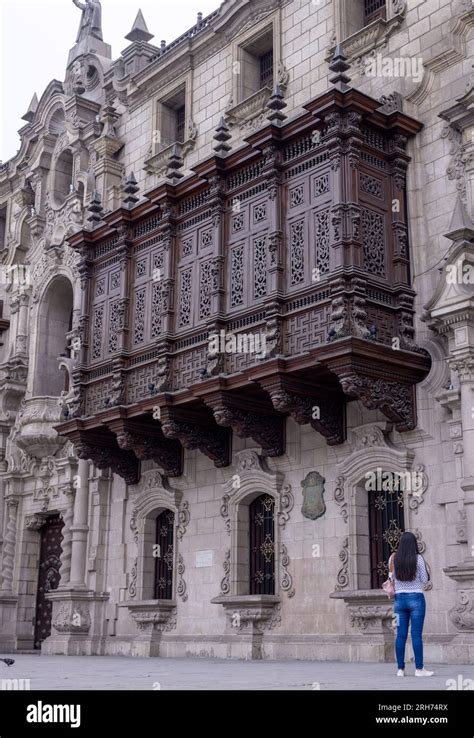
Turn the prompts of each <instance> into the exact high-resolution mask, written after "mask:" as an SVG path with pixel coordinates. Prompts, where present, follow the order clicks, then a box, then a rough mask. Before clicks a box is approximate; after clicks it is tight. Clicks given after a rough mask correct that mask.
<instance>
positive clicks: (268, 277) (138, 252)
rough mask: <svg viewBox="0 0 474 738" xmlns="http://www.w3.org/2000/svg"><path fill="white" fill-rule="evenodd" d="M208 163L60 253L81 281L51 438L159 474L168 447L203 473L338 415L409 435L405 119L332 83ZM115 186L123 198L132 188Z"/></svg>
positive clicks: (131, 474)
mask: <svg viewBox="0 0 474 738" xmlns="http://www.w3.org/2000/svg"><path fill="white" fill-rule="evenodd" d="M305 107H306V113H305V114H304V115H301V116H300V117H298V118H297V119H295V120H293V121H291V122H288V123H286V124H282V125H277V124H273V123H272V124H270V123H269V124H268V125H267V126H265V127H263V128H262V129H260V130H259V131H257V132H256V133H254V134H252V135H251V136H249V137H248V138H247V140H246V141H247V143H246V145H245V146H244V147H242V148H240V149H239V150H237V151H235V152H230V153H227V154H226V155H220V154H217V153H216V154H215V155H214V156H212V157H211V158H209V159H208V160H206V161H204V162H202V163H200V164H199V165H198V166H197V167H196V168H195V169H194V170H193V171H194V173H193V175H192V176H189V177H187V178H185V179H182V180H181V181H179V182H178V183H174V182H170V181H166V182H164V183H163V184H162V185H160V186H159V187H157V188H156V189H154V190H153V191H151V192H148V193H147V194H146V197H145V198H144V200H142V201H140V202H139V203H138V202H137V201H136V200H137V198H136V197H134V193H133V192H132V194H130V192H129V195H128V197H127V202H126V204H125V205H124V207H123V208H121V209H119V210H116V211H114V212H112V213H108V214H106V215H104V216H103V220H102V221H101V222H100V223H99V224H98V225H96V227H94V228H93V229H92V230H83V231H81V232H79V233H77V234H74V235H73V236H72V237H71V238H70V240H69V242H70V244H71V246H72V247H73V248H74V249H76V250H77V251H78V252H79V254H80V256H81V262H80V271H81V275H82V278H83V295H82V296H83V300H82V315H81V319H80V326H79V330H78V334H79V337H80V341H81V349H80V355H79V357H78V362H77V365H76V368H75V369H74V371H73V379H74V381H73V389H72V394H71V397H70V399H69V401H68V405H67V408H66V414H65V417H64V418H63V422H62V423H61V425H60V426H59V427H58V431H59V432H60V433H61V434H63V435H66V436H68V437H69V438H71V440H72V441H73V442H74V443H75V444H76V445H77V448H78V450H79V453H80V455H81V456H83V457H88V458H91V459H93V460H94V461H95V462H96V463H99V465H100V464H102V465H107V464H108V465H110V466H112V468H113V469H114V471H116V472H117V473H119V474H122V476H124V477H125V478H126V479H127V480H129V481H130V480H131V479H133V480H134V479H136V478H138V469H139V464H138V460H139V459H154V460H155V461H156V463H157V464H158V465H159V466H161V467H162V468H163V469H164V471H165V473H166V474H168V475H169V476H174V475H178V474H180V473H181V470H182V463H181V460H182V448H183V447H184V448H189V449H195V448H197V449H199V450H200V451H201V452H203V453H204V454H206V455H207V456H208V457H209V458H211V459H212V460H213V461H214V463H215V464H216V466H225V465H226V464H229V463H230V460H231V442H232V434H233V433H235V434H237V435H238V436H242V437H250V438H252V439H253V440H254V441H255V443H256V444H258V445H259V446H260V447H261V448H262V450H263V453H265V454H267V455H269V456H278V455H280V454H282V453H284V451H285V418H286V417H287V416H291V417H293V418H294V419H295V420H296V422H298V423H301V424H305V423H309V424H310V425H311V426H312V427H313V428H314V430H315V431H317V432H319V433H321V434H322V435H323V436H324V437H325V438H326V439H327V442H328V443H330V444H337V443H341V442H343V441H344V438H345V404H346V402H348V401H351V400H353V399H359V400H360V401H361V402H362V403H363V404H364V405H365V406H366V407H368V408H379V409H380V410H381V411H382V412H383V413H384V414H385V415H386V416H387V417H388V418H389V419H390V420H391V421H393V422H394V423H395V426H396V428H397V429H398V430H399V431H405V430H410V429H412V428H414V427H415V425H416V414H415V398H414V388H415V385H416V383H417V382H420V381H421V380H422V379H423V378H424V377H425V376H426V374H427V372H428V371H429V366H430V360H429V357H428V355H427V354H426V353H425V352H424V351H422V350H420V349H419V347H418V346H417V345H416V343H415V339H414V330H413V302H414V292H413V290H412V288H411V281H410V256H409V244H408V229H407V203H406V190H405V178H406V170H407V167H408V162H409V156H408V155H407V151H406V147H407V142H408V139H409V138H410V137H412V136H414V135H415V134H416V133H417V132H418V131H419V130H420V128H421V125H420V124H419V123H418V122H417V121H415V120H413V119H412V118H410V117H408V116H406V115H404V114H402V113H400V112H392V113H391V114H386V113H384V112H383V109H381V107H380V103H379V102H377V101H376V100H373V99H371V98H369V97H367V96H366V95H363V94H362V93H360V92H358V91H355V90H352V89H349V90H348V91H346V92H342V91H341V90H338V89H332V90H330V91H328V92H327V93H325V94H324V95H322V96H320V97H319V98H317V99H316V100H314V101H312V102H311V103H309V104H308V105H306V106H305ZM132 190H133V188H132Z"/></svg>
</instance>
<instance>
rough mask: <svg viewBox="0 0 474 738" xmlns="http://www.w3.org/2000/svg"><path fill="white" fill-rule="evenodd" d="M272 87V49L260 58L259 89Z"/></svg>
mask: <svg viewBox="0 0 474 738" xmlns="http://www.w3.org/2000/svg"><path fill="white" fill-rule="evenodd" d="M262 87H273V49H270V51H266V52H265V54H262V55H261V57H260V89H261V88H262Z"/></svg>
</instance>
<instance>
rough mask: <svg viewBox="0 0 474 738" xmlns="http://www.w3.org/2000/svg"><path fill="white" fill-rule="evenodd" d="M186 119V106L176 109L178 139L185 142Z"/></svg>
mask: <svg viewBox="0 0 474 738" xmlns="http://www.w3.org/2000/svg"><path fill="white" fill-rule="evenodd" d="M185 120H186V108H185V106H184V105H183V106H182V107H181V108H178V110H177V111H176V140H177V141H180V142H181V143H183V142H184V126H185Z"/></svg>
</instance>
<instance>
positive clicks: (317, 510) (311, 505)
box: [301, 471, 326, 520]
mask: <svg viewBox="0 0 474 738" xmlns="http://www.w3.org/2000/svg"><path fill="white" fill-rule="evenodd" d="M325 481H326V480H325V479H324V477H322V476H321V474H320V473H319V472H317V471H313V472H309V473H308V474H307V475H306V477H305V478H304V479H303V481H302V482H301V486H302V487H303V505H302V507H301V512H302V513H303V515H304V517H305V518H309V519H310V520H317V518H320V517H321V516H322V515H324V513H325V512H326V503H325V502H324V498H323V495H324V483H325Z"/></svg>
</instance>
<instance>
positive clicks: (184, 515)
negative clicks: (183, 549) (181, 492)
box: [176, 500, 191, 541]
mask: <svg viewBox="0 0 474 738" xmlns="http://www.w3.org/2000/svg"><path fill="white" fill-rule="evenodd" d="M190 519H191V515H190V513H189V502H188V501H187V500H184V502H182V503H181V505H180V506H179V510H178V530H177V533H176V536H177V538H178V541H182V540H183V536H184V534H185V533H186V528H187V527H188V524H189V521H190Z"/></svg>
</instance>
